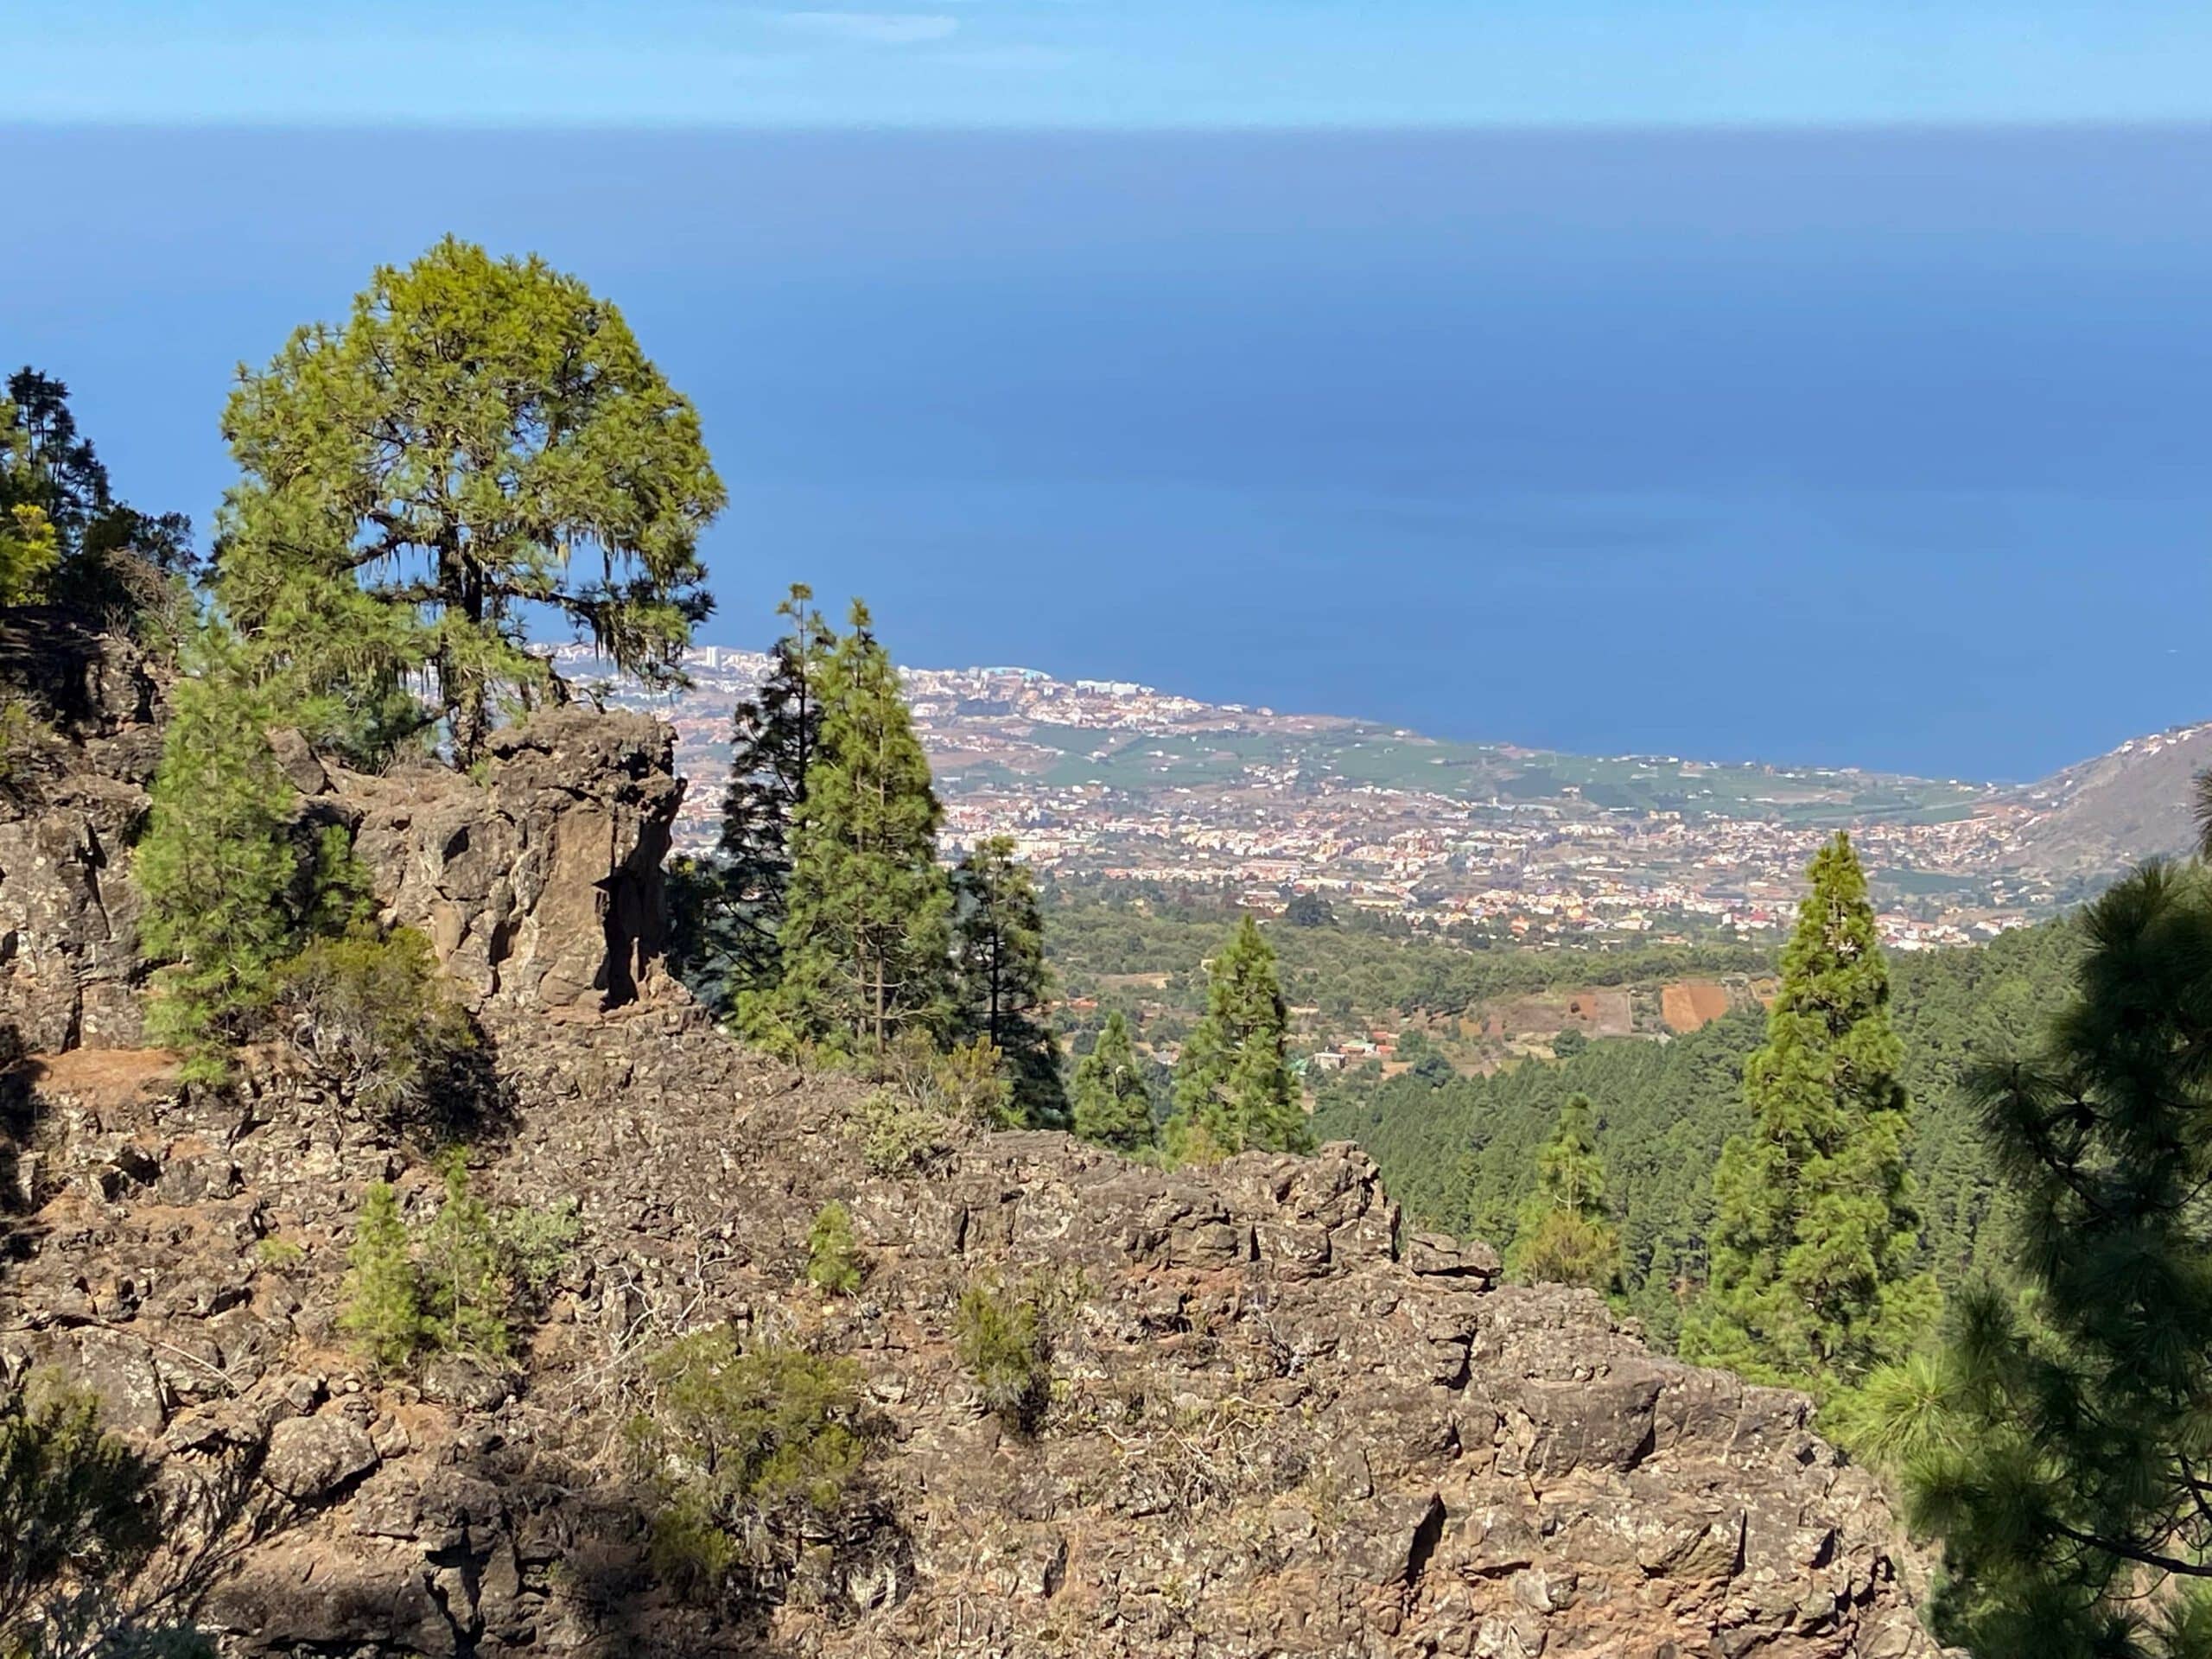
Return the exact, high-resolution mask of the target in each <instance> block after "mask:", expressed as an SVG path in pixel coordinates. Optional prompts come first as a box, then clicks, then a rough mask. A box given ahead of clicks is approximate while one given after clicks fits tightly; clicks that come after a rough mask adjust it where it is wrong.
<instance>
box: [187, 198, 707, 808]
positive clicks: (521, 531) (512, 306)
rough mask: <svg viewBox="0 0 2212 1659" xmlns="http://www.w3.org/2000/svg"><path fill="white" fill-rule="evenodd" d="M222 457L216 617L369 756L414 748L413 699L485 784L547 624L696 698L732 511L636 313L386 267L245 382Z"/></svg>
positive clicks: (458, 254) (538, 670)
mask: <svg viewBox="0 0 2212 1659" xmlns="http://www.w3.org/2000/svg"><path fill="white" fill-rule="evenodd" d="M223 433H224V436H225V438H226V440H227V441H228V442H229V443H230V446H231V452H232V455H233V456H234V457H235V458H236V460H237V461H238V467H239V471H240V474H241V479H240V481H239V483H238V485H237V486H235V487H234V488H233V489H232V492H231V493H230V496H229V498H228V499H227V500H226V503H225V505H224V508H223V516H222V523H221V534H220V537H219V543H220V548H221V551H220V553H219V556H218V560H217V582H216V593H217V596H218V598H219V601H220V603H221V604H222V606H223V608H224V610H225V611H226V613H227V614H228V615H229V616H230V618H231V619H232V621H233V622H235V623H236V624H237V625H238V627H239V628H240V630H241V631H242V632H244V633H245V634H246V635H247V636H249V637H250V638H251V639H253V640H254V641H255V644H256V650H257V669H258V671H259V672H260V673H262V674H263V675H264V676H270V677H283V679H284V680H285V681H286V683H288V684H289V685H290V686H291V687H292V688H293V690H294V691H295V692H296V694H297V695H299V696H302V698H314V699H319V700H321V718H322V720H323V721H326V722H327V726H328V728H329V729H331V730H332V731H334V732H339V731H343V732H345V733H346V734H347V735H348V740H349V741H350V742H351V743H352V744H353V746H354V747H358V748H360V749H365V750H367V751H370V752H372V753H375V752H379V751H384V750H388V749H389V748H390V747H392V746H393V745H394V744H395V743H396V742H397V741H400V739H401V738H402V737H403V736H404V734H405V730H406V728H407V726H408V725H409V724H410V719H409V715H408V712H407V711H408V704H409V702H410V694H409V691H408V687H409V685H410V683H416V682H418V681H419V682H424V683H427V684H428V687H429V699H430V701H431V702H432V704H433V706H434V708H435V712H436V713H437V714H438V715H442V716H443V717H444V718H445V719H446V720H447V721H448V728H449V730H450V732H451V734H452V738H453V741H454V747H455V750H456V751H457V753H458V755H459V757H460V759H461V760H462V762H463V763H464V764H465V763H466V762H467V761H468V760H472V759H474V756H475V755H476V754H477V753H478V752H479V750H480V747H481V746H482V743H483V741H484V738H485V736H486V734H487V733H488V731H489V730H490V728H491V726H492V724H493V720H494V718H495V717H496V716H497V715H499V713H500V712H501V711H502V709H504V708H505V707H508V706H512V705H513V704H517V703H519V704H523V705H524V706H527V705H528V704H529V703H531V702H533V701H534V700H536V699H537V698H538V697H540V696H543V694H544V692H545V691H546V690H547V688H548V687H549V685H550V681H551V678H552V674H551V670H550V666H549V665H548V664H546V663H545V662H544V661H543V658H540V657H538V656H536V655H533V654H532V653H531V652H530V651H529V650H528V649H527V648H526V638H525V633H524V629H525V627H526V626H527V625H528V624H529V623H530V622H531V620H535V619H537V618H542V617H543V616H544V615H545V614H547V613H552V614H554V615H557V616H559V617H561V618H563V619H564V620H567V621H568V622H569V623H570V624H571V625H572V626H575V628H576V629H577V630H578V631H579V632H582V633H585V634H588V636H589V638H590V639H592V640H593V642H594V645H596V646H597V647H598V649H599V650H600V652H601V653H602V654H604V655H605V656H607V658H610V659H611V660H613V662H615V663H616V664H619V665H620V666H621V667H622V668H623V669H625V670H627V671H631V672H633V673H635V674H638V675H639V676H640V677H643V678H644V679H645V680H646V681H647V682H648V683H664V682H669V681H672V680H674V679H676V678H677V677H678V676H679V674H680V670H679V667H678V663H679V659H680V656H681V653H682V652H683V647H684V645H686V644H687V643H688V641H689V640H690V632H691V627H692V626H693V624H694V623H696V621H697V620H699V619H700V618H701V617H702V616H704V615H705V614H706V612H707V610H708V607H709V604H710V601H709V596H708V594H707V592H706V588H705V571H704V569H703V567H702V565H701V563H700V561H699V557H698V553H697V543H698V537H699V534H700V532H701V531H702V530H703V529H704V527H705V526H706V524H708V522H709V520H710V519H712V518H713V517H714V515H715V513H716V512H718V511H719V510H720V509H721V505H722V502H723V491H722V486H721V481H720V480H718V479H717V478H716V477H715V473H714V468H713V467H712V465H711V464H710V463H709V461H708V458H707V451H706V447H705V445H704V444H703V443H702V442H701V439H700V434H699V420H698V416H697V413H696V410H693V408H692V406H691V404H690V402H689V401H688V400H687V399H685V398H684V397H682V396H680V395H679V394H678V393H677V392H676V391H674V390H673V389H672V388H671V386H670V385H669V384H668V382H667V380H666V379H665V378H664V377H663V376H662V374H661V372H660V371H659V370H658V368H656V367H655V366H654V365H653V364H652V361H651V360H650V359H647V358H646V357H645V354H644V353H643V352H642V351H641V350H639V346H638V342H637V340H636V338H635V337H634V336H633V335H632V334H631V332H630V328H629V325H628V324H627V323H626V322H625V321H623V318H622V315H621V314H620V312H619V311H617V310H616V309H615V308H613V306H612V305H610V304H608V303H607V302H605V301H604V300H601V299H599V298H597V297H596V296H594V295H593V294H592V293H591V292H590V291H589V290H588V289H587V288H586V287H585V286H584V285H583V283H581V282H579V281H578V280H577V279H576V278H575V277H569V276H565V275H563V274H562V273H560V272H558V271H556V270H553V269H551V268H550V266H548V265H547V264H545V263H544V262H543V260H541V259H539V258H537V257H534V256H533V257H530V258H527V259H514V258H506V259H494V258H493V257H491V256H490V255H489V254H487V253H486V252H485V251H484V250H483V249H481V248H480V247H476V246H474V245H470V244H467V243H465V242H461V241H459V240H456V239H454V238H450V237H448V238H446V239H445V240H444V241H442V242H441V243H439V244H438V245H436V246H435V247H434V248H432V249H431V250H430V251H429V252H427V253H425V254H424V255H423V257H421V258H419V259H418V260H416V262H415V263H414V264H412V265H410V266H409V267H407V268H406V269H405V270H398V269H396V268H393V267H391V266H383V267H379V268H378V270H377V271H376V273H375V275H374V277H372V280H371V282H370V284H369V286H368V288H367V289H365V290H364V291H363V292H362V293H361V294H360V295H359V296H357V297H356V299H355V300H354V302H353V313H352V315H351V316H350V317H349V318H348V320H347V321H346V323H345V324H344V325H342V326H340V327H331V326H329V325H327V324H315V325H313V326H311V327H305V328H302V329H301V330H299V331H298V332H297V333H296V334H294V335H293V336H292V338H291V340H289V342H288V343H287V344H286V346H285V347H284V349H283V351H282V352H280V353H278V354H277V357H276V359H274V360H273V361H272V362H271V363H270V365H269V366H268V367H267V368H266V369H264V370H263V371H261V372H258V373H245V374H242V376H241V378H240V380H239V383H238V388H237V390H236V391H234V392H233V393H232V397H231V401H230V405H229V408H228V409H227V410H226V413H225V416H224V420H223ZM412 723H414V724H417V725H419V723H420V722H419V720H416V721H413V722H412Z"/></svg>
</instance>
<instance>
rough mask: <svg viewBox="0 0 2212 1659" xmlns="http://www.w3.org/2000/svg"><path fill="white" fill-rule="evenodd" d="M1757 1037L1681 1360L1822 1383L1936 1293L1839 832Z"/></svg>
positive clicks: (1892, 1066)
mask: <svg viewBox="0 0 2212 1659" xmlns="http://www.w3.org/2000/svg"><path fill="white" fill-rule="evenodd" d="M1811 876H1812V891H1811V892H1810V893H1808V894H1807V895H1806V898H1805V899H1804V902H1803V903H1802V905H1801V906H1800V907H1799V909H1798V919H1797V929H1796V933H1795V934H1794V935H1793V936H1792V937H1791V938H1790V941H1789V945H1788V947H1787V948H1786V949H1785V950H1783V958H1782V988H1781V991H1780V994H1779V995H1777V998H1776V1000H1775V1002H1774V1006H1773V1007H1771V1008H1770V1010H1769V1011H1768V1014H1767V1037H1766V1042H1765V1044H1764V1046H1762V1047H1761V1048H1760V1049H1759V1050H1758V1052H1757V1053H1755V1054H1753V1055H1752V1056H1751V1059H1750V1061H1749V1062H1748V1063H1747V1064H1746V1065H1745V1069H1744V1093H1745V1100H1746V1102H1747V1103H1748V1104H1749V1105H1750V1107H1751V1111H1752V1114H1753V1116H1755V1118H1756V1120H1757V1124H1756V1127H1755V1128H1753V1129H1752V1130H1751V1132H1750V1133H1748V1134H1743V1135H1733V1136H1731V1137H1730V1139H1729V1141H1728V1144H1727V1145H1726V1147H1724V1148H1723V1149H1722V1151H1721V1154H1720V1162H1719V1167H1718V1168H1717V1169H1716V1170H1715V1171H1714V1173H1713V1205H1714V1217H1713V1225H1712V1229H1711V1231H1710V1235H1709V1250H1710V1262H1711V1268H1710V1278H1709V1281H1708V1285H1707V1295H1706V1299H1705V1300H1704V1301H1703V1302H1702V1303H1701V1304H1700V1306H1699V1307H1698V1309H1697V1310H1696V1311H1695V1312H1694V1313H1693V1315H1692V1317H1691V1319H1690V1320H1689V1322H1688V1325H1686V1326H1685V1329H1684V1331H1683V1335H1682V1352H1683V1355H1684V1357H1686V1358H1690V1359H1694V1360H1698V1361H1700V1362H1703V1363H1712V1364H1719V1365H1726V1366H1727V1367H1728V1368H1729V1369H1730V1370H1734V1371H1737V1372H1738V1373H1739V1374H1740V1375H1742V1376H1748V1377H1751V1378H1753V1379H1755V1380H1758V1381H1762V1382H1774V1383H1791V1384H1794V1385H1796V1386H1800V1387H1806V1388H1810V1389H1815V1391H1817V1392H1821V1393H1827V1392H1829V1391H1832V1390H1833V1389H1835V1388H1837V1387H1839V1386H1842V1387H1848V1386H1850V1385H1852V1384H1853V1383H1858V1382H1859V1381H1861V1380H1862V1379H1864V1378H1865V1377H1866V1375H1867V1374H1868V1373H1869V1372H1870V1371H1872V1370H1874V1369H1875V1368H1876V1367H1878V1366H1879V1365H1883V1364H1885V1363H1891V1362H1893V1361H1895V1360H1897V1359H1900V1358H1902V1357H1904V1355H1905V1353H1906V1352H1907V1351H1910V1349H1911V1347H1912V1346H1913V1345H1914V1344H1915V1343H1916V1342H1917V1341H1919V1340H1920V1338H1922V1337H1923V1335H1925V1334H1926V1332H1927V1331H1928V1329H1929V1325H1930V1324H1931V1323H1932V1321H1933V1320H1934V1318H1935V1316H1936V1311H1937V1308H1938V1306H1939V1305H1940V1299H1939V1296H1938V1294H1937V1292H1936V1285H1935V1281H1934V1280H1933V1279H1932V1278H1930V1277H1929V1275H1928V1274H1926V1273H1924V1272H1921V1271H1917V1270H1916V1257H1917V1255H1918V1246H1919V1217H1918V1216H1917V1214H1916V1211H1915V1210H1914V1208H1913V1193H1912V1178H1911V1174H1910V1171H1909V1169H1908V1167H1907V1165H1906V1150H1907V1147H1908V1145H1909V1141H1910V1135H1911V1130H1912V1123H1911V1111H1912V1103H1911V1097H1910V1095H1908V1093H1907V1092H1906V1090H1905V1086H1904V1081H1903V1079H1902V1077H1900V1075H1899V1072H1900V1070H1901V1068H1902V1065H1903V1061H1904V1051H1903V1046H1902V1045H1901V1044H1900V1042H1899V1040H1898V1039H1897V1033H1896V1032H1895V1030H1894V1029H1893V1028H1892V1027H1891V1023H1890V1017H1889V1001H1890V982H1889V969H1888V965H1887V963H1885V962H1884V960H1883V957H1882V952H1881V948H1880V944H1879V941H1878V937H1877V934H1876V931H1875V926H1874V912H1873V906H1872V904H1870V903H1869V902H1868V899H1867V897H1866V876H1865V874H1864V872H1863V871H1862V870H1861V869H1860V868H1859V860H1858V856H1857V855H1855V854H1854V853H1853V851H1852V849H1851V842H1850V841H1849V839H1848V838H1847V836H1844V835H1842V834H1840V833H1839V834H1838V835H1837V836H1836V837H1835V838H1834V840H1833V841H1831V842H1829V843H1828V844H1827V846H1825V847H1824V848H1822V849H1821V851H1820V853H1819V854H1818V855H1816V856H1815V858H1814V860H1813V865H1812V870H1811Z"/></svg>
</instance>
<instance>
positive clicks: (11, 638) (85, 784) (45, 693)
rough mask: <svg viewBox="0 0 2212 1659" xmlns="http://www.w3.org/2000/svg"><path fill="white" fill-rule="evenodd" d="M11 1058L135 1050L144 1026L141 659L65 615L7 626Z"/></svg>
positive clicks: (154, 717)
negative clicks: (135, 866)
mask: <svg viewBox="0 0 2212 1659" xmlns="http://www.w3.org/2000/svg"><path fill="white" fill-rule="evenodd" d="M0 702H4V703H5V705H6V709H5V710H4V713H3V715H0V717H3V718H4V724H5V726H6V728H7V732H6V737H7V741H6V748H7V753H6V754H5V755H4V757H0V1050H4V1049H5V1048H6V1046H8V1045H9V1044H10V1043H12V1044H13V1045H14V1046H17V1047H20V1048H22V1049H27V1050H33V1051H39V1050H43V1051H48V1052H57V1051H60V1050H62V1049H68V1048H75V1047H79V1046H85V1047H92V1048H108V1047H118V1046H130V1045H131V1044H134V1043H136V1042H137V1041H138V1040H140V1036H141V1033H142V1030H143V1008H142V992H143V986H144V982H145V977H146V974H145V968H144V965H143V963H140V961H139V960H138V954H137V921H138V911H139V905H138V898H137V893H136V891H135V890H134V889H133V888H132V887H131V886H130V881H129V880H128V879H127V878H126V875H125V871H126V869H127V868H128V865H129V861H130V852H129V848H130V840H131V838H132V836H134V834H135V833H136V831H137V827H138V825H139V823H140V822H141V821H142V820H143V817H144V816H145V812H146V804H147V795H146V787H147V785H148V784H149V782H150V781H151V779H152V778H153V775H154V766H155V763H156V761H157V760H159V759H160V757H161V726H160V719H161V711H162V698H161V690H160V685H159V683H158V682H157V680H156V676H155V675H154V673H153V672H152V671H151V670H150V669H149V666H148V664H147V663H146V661H145V659H144V658H143V656H142V655H141V653H140V652H138V651H137V649H136V648H134V647H133V646H131V645H130V644H129V643H128V642H127V641H125V640H124V639H119V638H118V637H116V636H114V635H111V634H102V633H96V632H92V631H90V630H88V629H86V627H84V626H82V625H81V624H80V623H79V622H78V621H76V620H73V619H72V618H70V617H69V616H67V615H66V614H64V613H61V612H59V611H54V610H45V609H21V610H17V611H14V612H11V613H9V614H8V615H7V617H6V618H5V620H0Z"/></svg>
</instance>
